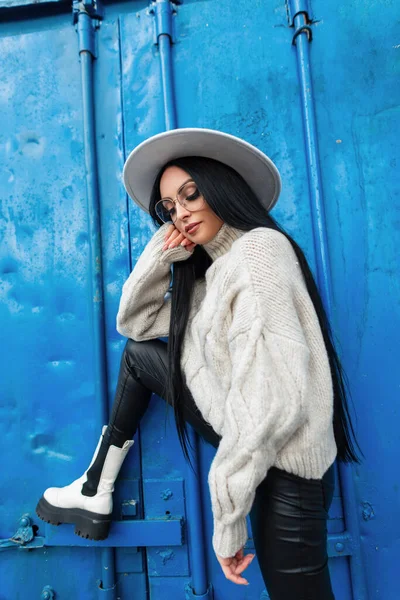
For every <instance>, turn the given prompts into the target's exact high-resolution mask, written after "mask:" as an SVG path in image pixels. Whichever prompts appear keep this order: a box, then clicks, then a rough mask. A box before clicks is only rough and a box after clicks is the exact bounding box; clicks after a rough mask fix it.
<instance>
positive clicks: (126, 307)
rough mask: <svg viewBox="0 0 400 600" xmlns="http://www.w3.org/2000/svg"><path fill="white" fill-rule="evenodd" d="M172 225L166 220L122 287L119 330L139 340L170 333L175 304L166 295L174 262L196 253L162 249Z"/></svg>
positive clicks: (177, 249) (118, 317)
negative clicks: (172, 309) (172, 311)
mask: <svg viewBox="0 0 400 600" xmlns="http://www.w3.org/2000/svg"><path fill="white" fill-rule="evenodd" d="M168 227H169V223H165V224H164V225H162V226H161V227H160V228H159V229H158V230H157V231H156V232H155V234H154V235H153V236H152V238H151V239H150V241H149V242H148V244H147V246H146V247H145V249H144V250H143V252H142V254H141V255H140V257H139V259H138V260H137V262H136V265H135V267H134V269H133V271H132V272H131V274H130V275H129V277H128V279H127V280H126V281H125V283H124V285H123V287H122V295H121V299H120V303H119V309H118V313H117V319H116V321H117V323H116V327H117V331H118V333H120V334H121V335H124V336H125V337H129V338H132V339H133V340H135V341H137V342H140V341H145V340H150V339H155V338H158V337H164V336H167V335H168V333H169V322H170V315H171V306H170V300H165V295H166V293H167V291H168V288H169V285H170V282H171V264H172V263H173V262H178V261H182V260H186V259H187V258H188V257H189V256H191V254H192V252H189V251H188V250H186V249H185V248H184V247H183V246H177V247H176V248H170V249H167V250H164V251H163V250H162V248H163V246H164V243H165V240H164V236H165V234H166V231H167V229H168Z"/></svg>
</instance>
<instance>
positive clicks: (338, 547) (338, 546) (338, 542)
mask: <svg viewBox="0 0 400 600" xmlns="http://www.w3.org/2000/svg"><path fill="white" fill-rule="evenodd" d="M327 550H328V556H329V557H334V556H352V554H353V540H352V537H351V535H349V534H348V533H347V532H344V533H336V534H330V535H328V542H327Z"/></svg>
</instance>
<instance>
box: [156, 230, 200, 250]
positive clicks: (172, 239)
mask: <svg viewBox="0 0 400 600" xmlns="http://www.w3.org/2000/svg"><path fill="white" fill-rule="evenodd" d="M164 239H165V243H164V246H163V250H167V249H169V248H176V247H177V246H179V244H181V245H182V246H183V247H184V248H185V249H186V250H188V251H189V252H190V251H192V250H193V248H194V247H195V246H196V243H195V242H192V241H191V240H189V238H187V237H186V236H185V235H184V234H183V233H181V232H180V231H179V230H178V229H176V227H175V226H174V225H171V227H169V228H168V230H167V233H166V235H165V238H164Z"/></svg>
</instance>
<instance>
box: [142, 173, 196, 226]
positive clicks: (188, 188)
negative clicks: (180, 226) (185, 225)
mask: <svg viewBox="0 0 400 600" xmlns="http://www.w3.org/2000/svg"><path fill="white" fill-rule="evenodd" d="M177 202H179V204H180V205H181V206H183V208H186V209H187V210H189V211H190V212H193V211H195V210H200V209H201V208H203V206H204V198H203V196H202V195H201V194H200V192H199V190H198V189H197V185H196V184H195V182H194V181H193V180H192V179H191V180H189V181H185V183H184V184H183V185H181V187H180V188H179V190H178V193H177V195H176V198H175V199H174V200H173V199H172V198H161V200H159V201H158V202H157V204H156V205H155V207H154V208H155V211H156V214H157V216H158V217H160V219H161V220H162V221H163V222H164V223H171V222H172V223H175V221H176V217H177V214H176V206H175V205H176V203H177Z"/></svg>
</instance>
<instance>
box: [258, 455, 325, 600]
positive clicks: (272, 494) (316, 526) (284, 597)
mask: <svg viewBox="0 0 400 600" xmlns="http://www.w3.org/2000/svg"><path fill="white" fill-rule="evenodd" d="M333 490H334V473H333V466H332V467H330V468H329V469H328V471H327V472H326V473H325V475H324V477H323V478H322V480H317V479H303V478H301V477H297V476H296V475H292V474H289V473H286V472H285V471H281V470H280V469H276V468H275V467H273V468H271V469H270V470H269V471H268V474H267V476H266V478H265V479H264V481H263V482H262V483H261V484H260V485H259V486H258V488H257V490H256V497H255V500H254V504H253V507H252V509H251V512H250V520H251V528H252V532H253V539H254V545H255V549H256V555H257V558H258V562H259V565H260V569H261V572H262V575H263V578H264V582H265V586H266V588H267V591H268V593H269V596H270V598H271V600H293V598H296V600H334V595H333V592H332V586H331V580H330V575H329V569H328V555H327V528H326V522H327V518H328V510H329V507H330V505H331V502H332V497H333Z"/></svg>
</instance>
